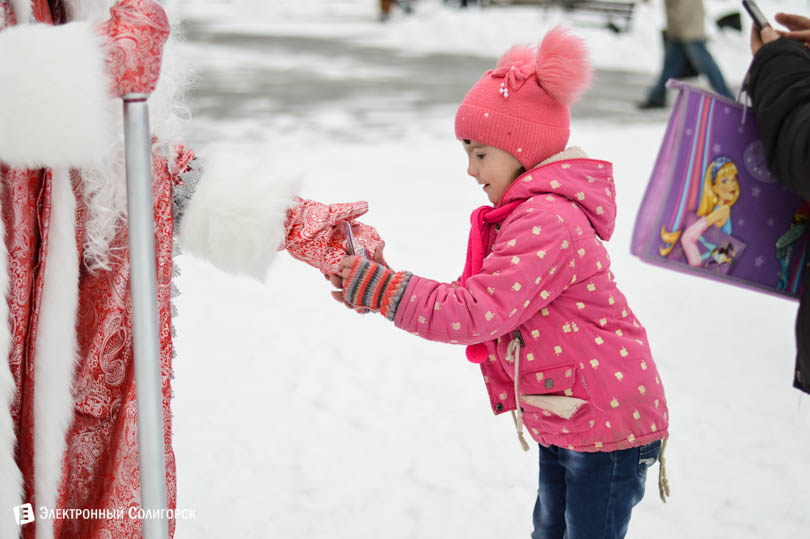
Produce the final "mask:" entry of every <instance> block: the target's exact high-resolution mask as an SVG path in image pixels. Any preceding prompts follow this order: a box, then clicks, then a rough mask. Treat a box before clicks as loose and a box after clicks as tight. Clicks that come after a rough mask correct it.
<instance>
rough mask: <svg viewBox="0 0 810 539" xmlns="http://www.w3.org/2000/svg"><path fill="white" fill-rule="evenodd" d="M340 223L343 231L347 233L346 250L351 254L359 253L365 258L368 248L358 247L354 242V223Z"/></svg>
mask: <svg viewBox="0 0 810 539" xmlns="http://www.w3.org/2000/svg"><path fill="white" fill-rule="evenodd" d="M340 225H341V226H342V227H343V233H344V234H345V235H346V251H347V252H348V253H349V254H350V255H359V256H362V257H363V258H368V257H367V256H366V250H365V249H364V248H362V247H360V248H359V249H357V248H356V247H355V244H354V234H352V225H351V223H349V222H348V221H342V222H341V223H340Z"/></svg>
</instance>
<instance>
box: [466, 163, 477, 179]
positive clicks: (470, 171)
mask: <svg viewBox="0 0 810 539" xmlns="http://www.w3.org/2000/svg"><path fill="white" fill-rule="evenodd" d="M467 174H469V175H470V176H472V177H473V178H477V177H478V176H477V174H478V171H477V170H476V169H475V167H474V166H473V164H472V163H469V164H468V165H467Z"/></svg>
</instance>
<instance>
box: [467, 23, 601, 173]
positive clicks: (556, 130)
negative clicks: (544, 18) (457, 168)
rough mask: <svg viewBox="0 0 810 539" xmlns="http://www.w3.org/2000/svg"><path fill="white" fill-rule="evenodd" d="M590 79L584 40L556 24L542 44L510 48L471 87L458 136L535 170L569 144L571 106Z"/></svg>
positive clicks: (586, 86)
mask: <svg viewBox="0 0 810 539" xmlns="http://www.w3.org/2000/svg"><path fill="white" fill-rule="evenodd" d="M590 82H591V67H590V63H589V62H588V51H587V48H586V47H585V42H584V41H582V40H581V39H580V38H578V37H576V36H574V35H573V34H571V33H570V32H569V30H567V29H565V28H562V27H560V26H555V27H554V28H552V29H551V31H549V32H548V33H547V34H546V35H545V37H544V38H543V41H542V43H540V46H539V47H538V48H534V47H529V46H526V45H516V46H514V47H512V48H511V49H509V50H508V51H506V53H505V54H504V55H503V56H501V59H500V60H498V65H497V67H496V68H495V69H494V70H492V69H491V70H489V71H487V72H486V73H485V74H484V76H483V77H481V80H479V81H478V82H477V83H476V84H475V86H473V87H472V89H471V90H470V91H469V92H467V95H466V96H465V97H464V101H462V102H461V106H460V107H459V108H458V112H457V113H456V137H457V138H458V139H459V140H462V139H467V140H474V141H477V142H480V143H482V144H486V145H488V146H494V147H495V148H499V149H501V150H504V151H507V152H509V153H510V154H512V155H513V156H515V157H516V158H517V160H518V161H520V163H521V164H522V165H523V166H524V167H525V168H526V169H530V168H532V167H534V166H535V165H537V164H538V163H540V162H541V161H543V160H544V159H546V158H548V157H550V156H552V155H554V154H555V153H558V152H561V151H563V150H564V149H565V145H566V143H567V142H568V135H569V134H570V129H569V124H570V122H571V115H570V113H569V110H568V106H569V105H570V104H571V103H573V102H575V101H576V100H577V99H578V98H579V96H580V95H582V93H583V92H584V91H585V90H586V89H587V88H588V86H589V85H590Z"/></svg>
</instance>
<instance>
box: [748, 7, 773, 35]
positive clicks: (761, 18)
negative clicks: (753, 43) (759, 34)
mask: <svg viewBox="0 0 810 539" xmlns="http://www.w3.org/2000/svg"><path fill="white" fill-rule="evenodd" d="M742 5H743V7H744V8H745V11H747V12H748V15H750V16H751V19H752V20H753V21H754V25H755V26H756V27H757V29H758V30H760V31H762V29H763V28H765V27H766V26H770V25H771V23H769V22H768V19H766V18H765V15H763V14H762V11H760V9H759V6H758V5H757V3H756V2H755V1H754V0H742Z"/></svg>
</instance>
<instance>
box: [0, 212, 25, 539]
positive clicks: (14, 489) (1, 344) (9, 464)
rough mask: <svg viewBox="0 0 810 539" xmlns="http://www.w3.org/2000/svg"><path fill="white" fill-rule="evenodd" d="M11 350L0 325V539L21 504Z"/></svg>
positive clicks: (1, 299)
mask: <svg viewBox="0 0 810 539" xmlns="http://www.w3.org/2000/svg"><path fill="white" fill-rule="evenodd" d="M4 237H5V224H4V222H3V220H2V219H0V238H4ZM7 294H8V251H7V250H6V243H5V242H4V241H0V320H8V297H7ZM10 349H11V329H10V327H9V324H7V323H6V324H0V358H5V361H0V477H2V478H3V480H2V481H0V508H2V507H5V508H6V510H5V511H0V537H11V538H13V537H17V536H18V535H19V531H20V529H19V527H18V526H17V522H16V521H15V519H14V513H12V511H11V508H12V507H16V506H18V505H20V504H21V503H22V474H21V473H20V469H19V468H18V467H17V461H16V460H15V458H14V448H15V446H16V445H17V440H16V438H15V436H14V423H13V422H12V421H11V412H10V409H11V403H12V401H13V400H14V394H15V390H16V386H15V385H14V378H13V377H12V376H11V370H10V369H9V363H8V356H9V351H10Z"/></svg>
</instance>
